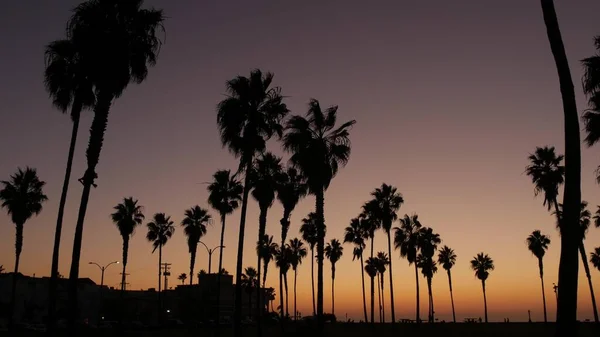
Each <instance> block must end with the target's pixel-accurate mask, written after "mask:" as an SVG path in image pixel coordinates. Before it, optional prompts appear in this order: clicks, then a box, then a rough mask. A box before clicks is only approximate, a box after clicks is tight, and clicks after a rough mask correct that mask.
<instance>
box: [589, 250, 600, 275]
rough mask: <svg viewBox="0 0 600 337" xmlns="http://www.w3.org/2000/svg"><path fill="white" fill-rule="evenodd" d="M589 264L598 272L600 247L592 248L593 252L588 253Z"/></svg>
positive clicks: (599, 268) (599, 267)
mask: <svg viewBox="0 0 600 337" xmlns="http://www.w3.org/2000/svg"><path fill="white" fill-rule="evenodd" d="M590 262H591V263H592V265H593V266H594V267H596V269H598V270H599V271H600V247H596V248H594V251H593V252H591V253H590Z"/></svg>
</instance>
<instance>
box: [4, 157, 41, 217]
mask: <svg viewBox="0 0 600 337" xmlns="http://www.w3.org/2000/svg"><path fill="white" fill-rule="evenodd" d="M0 183H1V184H2V186H3V188H2V190H0V201H2V208H5V209H6V211H7V213H8V215H10V217H11V220H12V222H13V223H14V224H15V225H17V226H22V225H23V224H24V223H25V222H26V221H27V220H29V219H30V218H31V217H32V216H34V215H38V214H40V212H41V211H42V204H43V203H44V202H45V201H46V200H48V197H47V196H46V195H45V194H44V191H43V188H44V186H45V185H46V182H44V181H42V180H40V179H39V178H38V175H37V171H36V169H33V168H29V167H26V168H25V170H23V169H20V168H19V169H18V170H17V173H15V174H13V175H11V176H10V180H8V181H6V180H3V181H0Z"/></svg>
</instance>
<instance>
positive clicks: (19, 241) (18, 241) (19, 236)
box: [8, 224, 24, 330]
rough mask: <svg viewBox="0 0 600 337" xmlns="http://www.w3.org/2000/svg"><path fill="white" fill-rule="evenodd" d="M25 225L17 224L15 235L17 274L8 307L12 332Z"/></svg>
mask: <svg viewBox="0 0 600 337" xmlns="http://www.w3.org/2000/svg"><path fill="white" fill-rule="evenodd" d="M23 225H24V224H16V225H15V227H16V235H15V272H14V274H13V276H12V287H11V291H10V304H9V307H8V314H9V316H8V327H9V329H11V330H12V328H13V319H14V314H15V302H16V298H17V297H16V296H17V278H18V277H19V275H18V274H19V262H20V261H21V251H22V250H23Z"/></svg>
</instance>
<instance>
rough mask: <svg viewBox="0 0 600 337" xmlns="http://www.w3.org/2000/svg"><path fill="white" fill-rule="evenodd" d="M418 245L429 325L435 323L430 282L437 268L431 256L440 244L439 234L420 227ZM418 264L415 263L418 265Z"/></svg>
mask: <svg viewBox="0 0 600 337" xmlns="http://www.w3.org/2000/svg"><path fill="white" fill-rule="evenodd" d="M419 231H420V232H421V233H420V234H419V239H418V245H419V249H420V251H421V255H422V256H421V259H420V260H421V261H420V266H418V267H420V268H421V272H422V273H423V275H424V276H425V277H426V278H427V290H428V294H429V315H428V319H429V322H430V323H433V322H435V317H434V311H433V293H432V292H431V280H432V278H433V274H434V273H435V272H437V267H436V265H435V261H434V260H433V256H434V254H435V251H436V250H437V246H438V245H439V244H440V243H441V242H442V240H441V239H440V236H439V234H437V233H434V232H433V229H431V228H429V227H421V229H420V230H419ZM418 264H419V263H417V265H418Z"/></svg>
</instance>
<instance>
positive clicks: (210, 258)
mask: <svg viewBox="0 0 600 337" xmlns="http://www.w3.org/2000/svg"><path fill="white" fill-rule="evenodd" d="M198 242H200V243H201V244H202V245H203V246H204V248H206V251H207V252H208V273H209V274H210V270H211V265H212V253H213V252H214V251H215V250H216V249H217V248H221V247H223V248H225V246H216V247H215V248H213V249H209V248H208V246H207V245H206V244H205V243H204V242H202V241H198ZM219 272H221V271H220V270H219Z"/></svg>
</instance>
